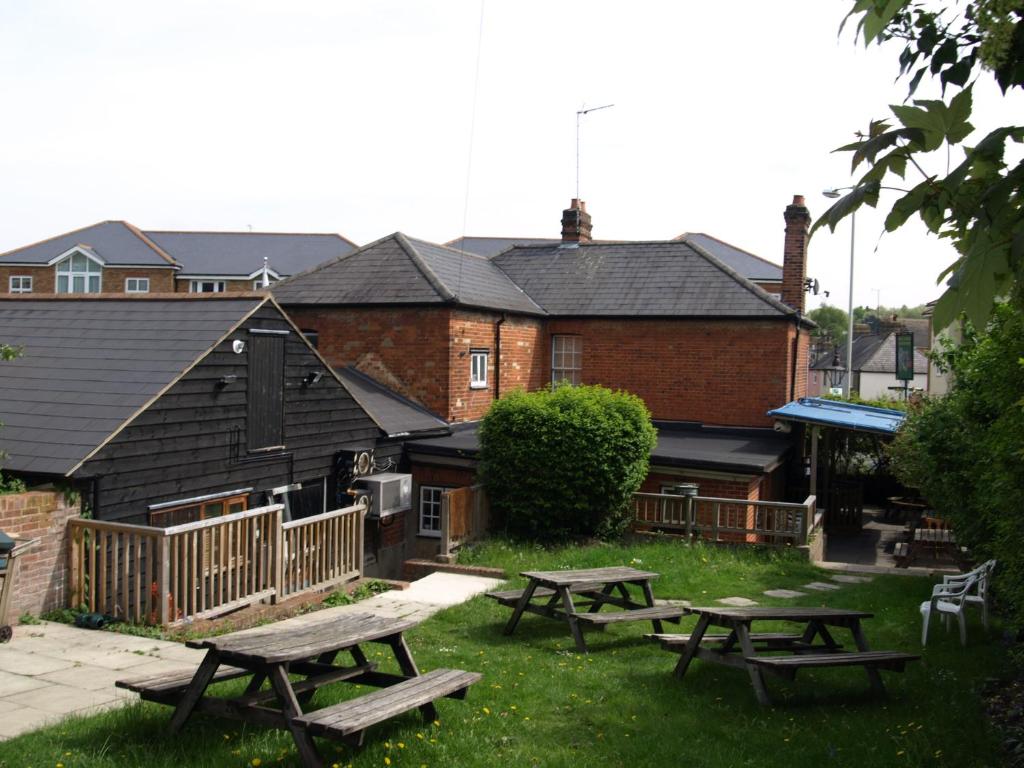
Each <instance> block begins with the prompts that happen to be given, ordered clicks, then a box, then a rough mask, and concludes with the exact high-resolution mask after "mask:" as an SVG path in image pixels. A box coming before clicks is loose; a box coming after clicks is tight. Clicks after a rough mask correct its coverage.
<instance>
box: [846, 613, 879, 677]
mask: <svg viewBox="0 0 1024 768" xmlns="http://www.w3.org/2000/svg"><path fill="white" fill-rule="evenodd" d="M850 632H851V633H852V634H853V642H854V643H856V644H857V650H858V651H870V650H871V648H869V647H868V641H867V638H866V637H864V630H863V629H861V627H860V619H854V620H853V622H852V623H851V624H850ZM864 670H865V671H866V672H867V673H868V681H869V682H870V683H871V689H872V690H873V691H874V692H875V693H877V694H880V695H885V684H884V683H883V682H882V673H881V672H879V671H878V670H877V669H875V668H874V667H864Z"/></svg>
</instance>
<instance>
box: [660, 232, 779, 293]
mask: <svg viewBox="0 0 1024 768" xmlns="http://www.w3.org/2000/svg"><path fill="white" fill-rule="evenodd" d="M676 240H682V241H683V242H686V243H690V244H691V245H698V246H700V247H701V248H703V249H704V250H706V251H707V252H708V253H710V254H711V255H712V256H714V257H715V258H716V259H718V260H719V261H721V262H722V263H723V264H728V265H729V266H730V267H732V268H733V269H734V270H736V271H737V272H738V273H740V274H741V275H743V276H744V277H745V278H747V280H754V281H755V282H756V281H762V282H779V283H781V282H782V267H781V266H779V265H778V264H775V263H774V262H771V261H768V260H767V259H762V258H761V257H760V256H756V255H754V254H753V253H750V251H744V250H743V249H742V248H737V247H736V246H735V245H732V244H730V243H727V242H725V241H724V240H719V239H718V238H717V237H712V236H711V235H706V234H704V233H703V232H686V233H685V234H682V235H680V236H679V237H677V238H676Z"/></svg>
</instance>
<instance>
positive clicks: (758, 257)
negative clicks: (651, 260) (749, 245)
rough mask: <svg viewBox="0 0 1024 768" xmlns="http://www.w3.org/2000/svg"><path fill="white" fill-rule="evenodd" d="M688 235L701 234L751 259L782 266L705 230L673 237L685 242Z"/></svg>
mask: <svg viewBox="0 0 1024 768" xmlns="http://www.w3.org/2000/svg"><path fill="white" fill-rule="evenodd" d="M690 235H703V236H704V237H708V238H711V239H712V240H714V241H715V242H718V243H721V244H722V245H727V246H729V247H730V248H732V249H733V250H734V251H739V252H740V253H744V254H746V255H747V256H750V257H751V258H753V259H757V260H758V261H763V262H764V263H765V264H771V265H772V266H773V267H779V268H780V269H781V268H782V265H781V264H776V263H775V262H774V261H771V260H770V259H766V258H765V257H764V256H758V255H757V254H756V253H751V252H750V251H748V250H747V249H746V248H740V247H739V246H738V245H733V244H732V243H730V242H728V241H726V240H723V239H722V238H720V237H715V236H714V235H709V234H708V233H707V232H683V234H681V235H680V236H679V237H677V238H675V239H676V240H681V241H682V242H687V240H686V238H687V237H689V236H690Z"/></svg>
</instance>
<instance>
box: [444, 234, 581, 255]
mask: <svg viewBox="0 0 1024 768" xmlns="http://www.w3.org/2000/svg"><path fill="white" fill-rule="evenodd" d="M561 242H562V240H561V238H557V237H556V238H551V237H456V238H455V239H454V240H449V241H448V242H447V243H445V245H447V246H448V247H449V248H456V249H458V250H460V251H466V252H468V253H475V254H476V255H477V256H484V257H485V258H488V259H490V258H492V257H494V256H497V255H498V254H499V253H502V252H503V251H507V250H508V249H509V248H511V247H512V246H514V245H558V244H559V243H561Z"/></svg>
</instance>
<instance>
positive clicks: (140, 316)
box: [0, 296, 267, 475]
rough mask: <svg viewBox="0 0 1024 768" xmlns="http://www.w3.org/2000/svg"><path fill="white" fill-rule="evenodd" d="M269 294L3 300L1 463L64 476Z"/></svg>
mask: <svg viewBox="0 0 1024 768" xmlns="http://www.w3.org/2000/svg"><path fill="white" fill-rule="evenodd" d="M266 300H267V299H265V298H252V297H247V298H220V297H215V298H207V297H195V296H190V297H188V298H184V297H183V298H178V299H170V298H166V299H151V298H142V299H140V298H117V299H111V298H104V299H96V298H93V299H83V298H73V299H69V298H49V299H29V300H26V299H10V298H8V299H0V339H2V340H3V341H4V342H5V343H7V344H12V345H15V346H19V347H21V348H22V354H21V356H20V357H18V358H17V359H15V360H11V361H8V362H4V363H2V369H0V423H2V424H3V427H2V428H0V450H4V451H6V452H7V453H8V457H7V458H6V459H4V460H2V461H0V465H2V466H3V467H4V468H5V469H10V470H17V471H20V472H38V473H45V474H56V475H66V474H67V473H69V472H70V471H71V470H72V469H74V468H75V467H76V466H77V465H78V463H79V462H80V461H82V459H84V458H85V457H86V456H88V455H89V454H90V453H91V452H92V451H93V449H95V448H96V447H98V446H99V445H101V444H102V443H103V442H104V441H105V440H106V439H107V438H108V437H109V436H110V435H111V434H113V433H114V432H115V431H116V430H117V429H118V428H120V426H121V425H122V424H124V423H125V422H126V421H128V420H129V419H130V418H132V417H133V416H134V415H135V414H136V413H137V412H138V411H139V409H140V408H142V407H143V406H145V405H146V404H148V403H149V402H150V400H152V399H153V398H154V397H155V396H157V395H158V394H159V393H160V392H162V391H163V389H164V388H165V387H167V386H168V385H170V384H171V383H173V382H174V381H175V380H176V379H177V378H178V377H179V376H180V375H181V374H182V373H183V372H184V371H185V370H186V368H188V366H189V365H190V364H191V363H192V362H194V361H195V360H196V359H198V358H199V356H200V355H202V354H203V353H204V352H206V351H207V350H208V349H210V348H211V347H212V346H213V345H214V343H215V342H217V341H218V340H219V339H220V338H221V337H222V336H224V335H225V334H226V333H227V332H228V331H230V330H231V329H232V328H234V327H235V325H237V324H238V323H239V322H241V321H242V320H244V319H245V318H246V317H247V316H248V315H249V314H250V313H252V312H253V311H255V310H256V309H257V308H258V307H259V306H260V305H261V304H262V303H263V302H265V301H266Z"/></svg>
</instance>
